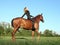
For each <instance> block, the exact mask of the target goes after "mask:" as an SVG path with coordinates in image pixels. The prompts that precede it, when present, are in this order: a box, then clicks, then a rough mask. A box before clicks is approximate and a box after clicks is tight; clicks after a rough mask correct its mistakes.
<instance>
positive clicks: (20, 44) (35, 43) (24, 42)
mask: <svg viewBox="0 0 60 45" xmlns="http://www.w3.org/2000/svg"><path fill="white" fill-rule="evenodd" d="M0 45H60V37H40V40H37V37H35V38H34V40H32V38H31V37H19V36H16V41H14V42H13V41H12V40H11V37H8V36H5V37H0Z"/></svg>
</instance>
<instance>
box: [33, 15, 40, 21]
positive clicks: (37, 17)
mask: <svg viewBox="0 0 60 45" xmlns="http://www.w3.org/2000/svg"><path fill="white" fill-rule="evenodd" d="M40 16H41V15H37V16H35V17H33V18H32V19H34V20H36V19H39V18H40Z"/></svg>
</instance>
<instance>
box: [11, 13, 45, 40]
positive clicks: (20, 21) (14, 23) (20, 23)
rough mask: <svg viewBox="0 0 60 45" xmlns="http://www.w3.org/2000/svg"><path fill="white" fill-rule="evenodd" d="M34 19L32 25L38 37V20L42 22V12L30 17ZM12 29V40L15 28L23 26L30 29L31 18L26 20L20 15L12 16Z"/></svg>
mask: <svg viewBox="0 0 60 45" xmlns="http://www.w3.org/2000/svg"><path fill="white" fill-rule="evenodd" d="M32 19H33V20H34V22H35V23H34V27H35V30H34V31H36V32H37V33H38V37H39V36H40V33H39V32H38V29H39V22H40V21H42V22H44V20H43V16H42V14H39V15H37V16H36V17H34V18H32ZM11 24H12V26H13V28H14V30H13V32H12V39H13V40H14V39H15V37H14V35H15V33H16V32H17V30H18V29H19V28H20V27H23V28H24V29H27V30H32V21H31V20H28V19H24V18H21V17H18V18H14V19H13V20H12V22H11ZM34 31H33V30H32V38H33V37H34Z"/></svg>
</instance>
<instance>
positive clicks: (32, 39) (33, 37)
mask: <svg viewBox="0 0 60 45" xmlns="http://www.w3.org/2000/svg"><path fill="white" fill-rule="evenodd" d="M33 39H34V31H32V40H33Z"/></svg>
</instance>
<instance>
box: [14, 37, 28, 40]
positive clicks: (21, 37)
mask: <svg viewBox="0 0 60 45" xmlns="http://www.w3.org/2000/svg"><path fill="white" fill-rule="evenodd" d="M15 39H25V40H28V39H27V38H24V37H20V38H19V37H18V38H15Z"/></svg>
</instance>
